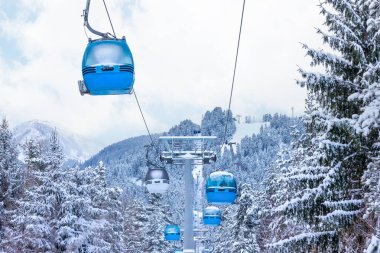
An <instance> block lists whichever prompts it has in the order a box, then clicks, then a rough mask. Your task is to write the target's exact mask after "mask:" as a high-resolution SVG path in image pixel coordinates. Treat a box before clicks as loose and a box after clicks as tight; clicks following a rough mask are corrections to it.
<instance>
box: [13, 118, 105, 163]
mask: <svg viewBox="0 0 380 253" xmlns="http://www.w3.org/2000/svg"><path fill="white" fill-rule="evenodd" d="M54 129H56V130H57V132H58V137H59V142H60V144H61V146H62V148H63V152H64V154H65V157H66V160H75V161H80V162H82V161H85V160H86V159H88V158H89V157H90V156H91V155H93V154H95V153H96V152H98V151H99V150H100V148H101V146H100V145H99V144H97V143H94V142H93V141H89V140H87V139H86V138H84V137H82V136H79V135H77V134H74V133H70V132H69V131H67V130H62V129H60V128H58V127H56V126H55V125H54V123H52V122H48V121H42V120H31V121H27V122H24V123H21V124H20V125H18V126H16V127H15V128H14V130H13V135H14V139H15V141H16V143H17V144H19V151H20V156H19V158H20V160H23V154H22V148H21V146H22V145H23V144H25V143H26V142H27V141H28V140H30V139H34V140H37V141H40V142H42V143H44V142H48V140H49V138H50V136H51V133H52V132H53V131H54Z"/></svg>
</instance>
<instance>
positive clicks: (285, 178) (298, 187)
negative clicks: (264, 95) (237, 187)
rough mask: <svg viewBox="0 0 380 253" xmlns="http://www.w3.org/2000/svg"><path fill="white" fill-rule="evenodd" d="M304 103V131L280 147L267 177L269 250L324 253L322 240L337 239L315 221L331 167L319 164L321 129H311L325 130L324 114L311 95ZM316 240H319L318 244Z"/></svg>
mask: <svg viewBox="0 0 380 253" xmlns="http://www.w3.org/2000/svg"><path fill="white" fill-rule="evenodd" d="M306 104H307V110H306V115H305V116H304V122H305V126H306V133H305V134H302V136H301V137H300V138H298V137H296V136H294V137H293V139H294V141H293V142H292V144H291V146H290V147H284V148H283V150H282V152H281V156H280V159H278V160H277V161H276V163H275V165H274V169H272V172H271V175H270V178H269V179H271V180H272V182H270V183H269V184H268V187H267V189H268V190H269V192H268V195H269V196H270V199H271V205H272V206H273V209H272V211H271V212H272V213H273V215H274V217H273V218H272V221H271V223H270V225H269V227H270V230H271V236H268V239H269V244H268V246H269V248H270V249H271V251H278V252H286V251H289V250H290V251H295V252H313V250H319V251H323V252H324V251H328V249H327V248H325V246H326V245H325V244H324V243H321V241H323V240H333V239H334V238H335V239H336V237H334V236H335V233H334V231H330V230H328V229H327V228H323V229H326V231H325V230H323V229H322V230H321V227H320V225H322V224H321V223H318V224H315V222H316V219H318V217H319V216H320V215H322V214H323V212H324V210H325V207H324V205H323V202H322V201H323V194H325V192H324V186H325V185H324V184H323V182H324V181H325V180H326V181H329V180H330V179H329V176H330V174H329V169H330V168H329V167H328V166H323V165H321V164H320V160H321V159H323V157H324V155H323V152H324V151H323V149H322V148H321V146H320V142H321V140H323V139H324V132H323V131H319V132H311V129H320V130H322V129H326V126H325V123H326V121H325V113H324V112H323V110H322V109H320V108H318V105H316V104H315V101H313V99H312V96H310V95H309V97H308V100H307V101H306ZM297 134H298V133H297V132H295V133H294V134H293V135H297ZM273 180H274V181H273ZM315 242H319V243H317V246H315V244H314V243H315Z"/></svg>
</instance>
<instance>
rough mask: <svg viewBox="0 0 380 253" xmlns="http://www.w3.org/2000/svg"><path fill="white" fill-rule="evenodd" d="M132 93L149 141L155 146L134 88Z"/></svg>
mask: <svg viewBox="0 0 380 253" xmlns="http://www.w3.org/2000/svg"><path fill="white" fill-rule="evenodd" d="M133 95H134V96H135V99H136V103H137V106H138V107H139V110H140V114H141V117H142V119H143V121H144V124H145V128H146V131H147V132H148V135H149V138H150V141H151V143H152V146H155V145H154V142H153V137H152V135H151V133H150V131H149V127H148V124H147V123H146V120H145V117H144V113H143V111H142V110H141V106H140V103H139V100H138V99H137V95H136V91H135V90H134V91H133Z"/></svg>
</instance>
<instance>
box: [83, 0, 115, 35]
mask: <svg viewBox="0 0 380 253" xmlns="http://www.w3.org/2000/svg"><path fill="white" fill-rule="evenodd" d="M90 4H91V0H87V3H86V9H85V10H83V17H84V25H85V26H86V27H87V29H88V30H89V31H90V32H92V33H93V34H96V35H98V36H100V37H102V38H104V39H115V38H116V37H115V36H114V35H112V34H111V33H108V32H107V33H102V32H99V31H97V30H95V29H94V28H92V27H91V25H90V23H89V22H88V15H89V12H90Z"/></svg>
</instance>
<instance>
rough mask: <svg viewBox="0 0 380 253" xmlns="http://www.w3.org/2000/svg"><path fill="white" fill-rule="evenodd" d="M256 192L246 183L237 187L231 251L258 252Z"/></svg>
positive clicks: (257, 202)
mask: <svg viewBox="0 0 380 253" xmlns="http://www.w3.org/2000/svg"><path fill="white" fill-rule="evenodd" d="M255 194H259V193H258V192H254V191H252V189H251V187H250V186H249V185H248V184H243V185H241V186H240V189H239V199H238V208H237V212H236V214H235V217H234V220H233V224H232V229H233V239H234V243H233V244H232V249H231V251H232V252H236V253H258V252H261V251H260V247H259V245H258V242H257V234H258V230H259V229H258V228H259V225H260V221H259V216H258V215H259V207H258V206H257V204H259V201H258V198H257V197H258V196H255Z"/></svg>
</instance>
